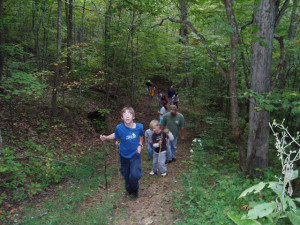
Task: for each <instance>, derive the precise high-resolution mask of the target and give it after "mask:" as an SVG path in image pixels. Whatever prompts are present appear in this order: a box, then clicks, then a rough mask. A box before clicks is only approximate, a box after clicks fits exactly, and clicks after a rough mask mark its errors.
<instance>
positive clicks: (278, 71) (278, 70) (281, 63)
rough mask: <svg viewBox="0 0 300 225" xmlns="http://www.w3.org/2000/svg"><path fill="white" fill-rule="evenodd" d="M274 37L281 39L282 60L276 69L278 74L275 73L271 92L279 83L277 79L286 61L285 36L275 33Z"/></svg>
mask: <svg viewBox="0 0 300 225" xmlns="http://www.w3.org/2000/svg"><path fill="white" fill-rule="evenodd" d="M274 38H275V39H276V40H277V41H279V44H280V61H279V64H278V66H277V70H276V75H275V79H274V81H273V84H272V86H271V89H270V91H269V94H272V92H273V90H274V88H275V86H276V84H277V81H278V79H279V74H280V71H281V68H282V66H283V63H284V44H283V37H281V36H279V35H277V34H275V35H274Z"/></svg>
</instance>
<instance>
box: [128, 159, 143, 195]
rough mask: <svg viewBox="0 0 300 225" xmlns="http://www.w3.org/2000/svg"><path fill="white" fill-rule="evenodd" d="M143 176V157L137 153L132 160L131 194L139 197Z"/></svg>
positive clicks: (130, 175)
mask: <svg viewBox="0 0 300 225" xmlns="http://www.w3.org/2000/svg"><path fill="white" fill-rule="evenodd" d="M142 176H143V172H142V165H141V155H140V154H139V153H136V154H135V155H134V156H132V158H131V159H130V174H129V187H130V190H131V193H132V194H134V195H136V196H137V192H138V189H139V179H141V177H142Z"/></svg>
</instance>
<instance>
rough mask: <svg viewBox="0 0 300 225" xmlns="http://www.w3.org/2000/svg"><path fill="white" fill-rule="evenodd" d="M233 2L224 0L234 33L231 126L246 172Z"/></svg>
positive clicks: (232, 46)
mask: <svg viewBox="0 0 300 225" xmlns="http://www.w3.org/2000/svg"><path fill="white" fill-rule="evenodd" d="M231 2H232V1H231V0H224V4H225V9H226V15H227V18H228V20H229V21H230V25H231V27H232V32H231V35H230V41H231V42H230V43H231V50H230V51H231V59H230V73H229V96H230V112H231V125H232V130H233V134H234V137H235V142H236V144H237V146H238V151H239V160H240V169H241V170H243V171H244V169H245V162H246V152H245V149H244V141H243V138H242V135H241V132H240V127H239V112H238V111H239V109H238V99H237V95H238V94H237V90H236V64H237V52H238V39H239V36H238V29H237V23H236V20H235V15H234V13H233V9H232V5H231Z"/></svg>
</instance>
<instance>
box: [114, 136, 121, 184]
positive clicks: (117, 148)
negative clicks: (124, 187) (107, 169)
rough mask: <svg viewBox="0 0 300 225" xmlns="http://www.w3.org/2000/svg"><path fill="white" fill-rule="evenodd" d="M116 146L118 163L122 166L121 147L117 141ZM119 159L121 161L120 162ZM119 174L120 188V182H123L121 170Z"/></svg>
mask: <svg viewBox="0 0 300 225" xmlns="http://www.w3.org/2000/svg"><path fill="white" fill-rule="evenodd" d="M115 145H116V156H117V161H118V163H119V164H121V161H120V146H119V142H118V141H116V142H115ZM118 158H119V160H118ZM118 174H119V187H120V180H121V172H120V168H118Z"/></svg>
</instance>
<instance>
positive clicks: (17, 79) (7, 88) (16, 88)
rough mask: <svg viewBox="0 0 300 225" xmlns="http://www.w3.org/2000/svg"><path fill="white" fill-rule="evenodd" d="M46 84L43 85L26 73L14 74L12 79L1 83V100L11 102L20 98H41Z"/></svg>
mask: <svg viewBox="0 0 300 225" xmlns="http://www.w3.org/2000/svg"><path fill="white" fill-rule="evenodd" d="M44 88H45V84H42V83H41V82H40V81H39V79H37V78H36V77H35V76H33V75H32V74H27V73H25V72H13V73H12V75H11V77H9V78H7V79H5V80H4V81H3V82H1V83H0V90H1V89H2V93H1V92H0V98H2V99H6V100H9V99H11V98H12V97H15V96H18V97H21V98H23V99H26V98H27V99H28V98H30V97H35V98H37V97H41V95H42V91H43V89H44Z"/></svg>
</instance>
